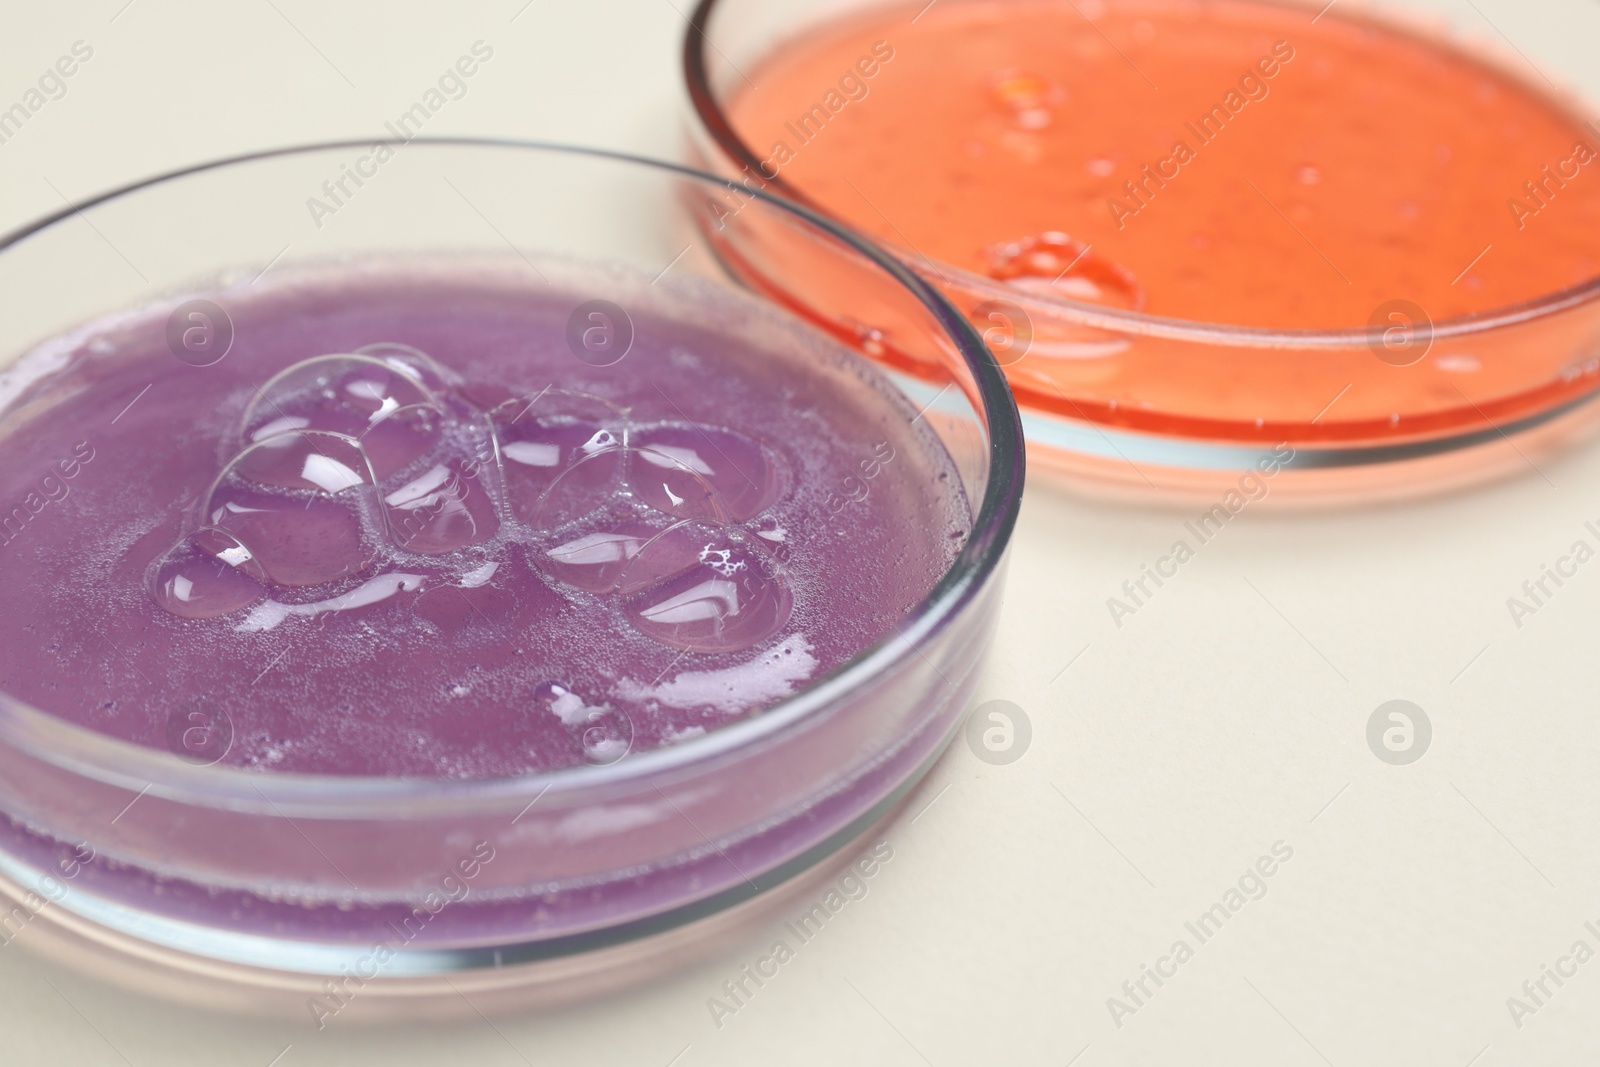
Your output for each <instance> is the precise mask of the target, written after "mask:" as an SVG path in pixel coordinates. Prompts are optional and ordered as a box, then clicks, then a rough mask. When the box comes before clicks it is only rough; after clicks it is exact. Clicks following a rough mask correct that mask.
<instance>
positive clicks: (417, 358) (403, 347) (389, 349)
mask: <svg viewBox="0 0 1600 1067" xmlns="http://www.w3.org/2000/svg"><path fill="white" fill-rule="evenodd" d="M355 354H356V355H358V356H371V357H372V358H373V359H379V360H382V361H383V362H384V363H387V364H388V365H389V366H391V367H393V368H394V369H395V370H397V371H399V372H400V373H401V374H404V375H405V376H406V377H407V378H410V379H411V380H412V381H414V382H416V383H417V384H418V385H420V386H422V387H423V388H424V389H427V390H428V391H430V392H432V393H435V394H441V395H442V394H443V393H444V392H445V391H446V390H448V389H449V388H450V378H449V376H448V375H446V373H445V371H444V368H443V367H441V366H439V364H437V363H435V362H434V361H433V357H432V356H430V355H428V354H427V353H426V352H424V351H422V349H420V348H413V347H412V346H411V345H407V344H401V343H400V342H399V341H379V342H378V343H376V344H370V345H362V346H361V347H360V348H358V349H356V351H355Z"/></svg>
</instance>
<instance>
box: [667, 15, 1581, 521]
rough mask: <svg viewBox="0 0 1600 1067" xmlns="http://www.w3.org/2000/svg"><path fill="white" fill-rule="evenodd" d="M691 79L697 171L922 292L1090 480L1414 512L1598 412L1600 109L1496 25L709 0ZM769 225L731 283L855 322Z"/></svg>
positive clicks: (747, 249) (1037, 430)
mask: <svg viewBox="0 0 1600 1067" xmlns="http://www.w3.org/2000/svg"><path fill="white" fill-rule="evenodd" d="M1479 28H1480V29H1483V27H1481V26H1480V27H1479ZM1485 34H1487V35H1488V36H1491V37H1492V36H1493V34H1492V33H1489V31H1487V30H1484V34H1480V35H1479V36H1480V37H1482V36H1484V35H1485ZM684 67H685V74H686V78H687V81H688V88H689V93H690V97H691V100H692V104H693V117H692V120H691V144H692V148H693V151H694V154H695V158H696V159H697V161H698V162H700V163H701V164H702V165H704V166H705V167H707V168H708V169H711V170H714V171H716V172H717V173H722V174H725V175H727V176H729V177H730V178H733V179H735V180H737V181H739V182H740V183H741V184H742V185H744V186H745V187H747V188H750V189H765V190H769V191H774V192H779V193H781V194H783V195H785V196H788V197H791V198H793V199H795V200H797V201H798V202H801V203H804V204H807V205H808V206H811V207H813V208H815V209H816V210H818V211H821V212H824V213H827V214H830V215H831V216H833V217H835V218H837V219H840V220H842V221H844V222H846V223H847V224H849V225H851V226H852V227H854V228H856V229H857V230H858V231H860V232H862V233H864V234H866V235H868V236H869V237H870V238H871V239H873V240H875V241H877V242H879V243H881V244H882V245H883V246H885V247H886V248H889V249H891V250H892V251H893V252H894V254H895V255H896V256H898V257H899V258H900V259H901V260H902V262H904V263H905V264H906V265H907V266H908V267H909V268H911V269H912V270H914V271H915V272H917V273H919V274H920V275H921V276H922V277H924V278H925V279H927V280H929V281H930V282H932V283H934V284H935V285H937V286H938V287H939V288H940V289H941V291H942V292H944V293H945V295H946V296H947V297H949V298H950V299H951V301H952V302H953V303H955V304H956V305H957V306H958V307H960V308H961V309H962V310H963V311H964V312H965V313H967V314H968V315H969V317H970V318H971V320H972V321H973V322H974V324H975V325H976V326H978V327H979V328H980V330H982V331H983V333H984V335H985V337H986V339H987V340H988V341H989V342H990V344H991V347H992V348H993V349H994V350H995V353H996V356H997V358H998V359H999V361H1000V362H1001V363H1002V364H1004V365H1005V368H1006V373H1007V376H1008V378H1009V380H1010V382H1011V385H1012V387H1013V389H1014V390H1015V391H1016V393H1017V396H1018V399H1019V402H1020V404H1021V406H1022V408H1023V412H1024V424H1025V426H1026V429H1027V433H1028V438H1029V442H1030V447H1031V448H1032V449H1033V453H1034V459H1035V461H1036V466H1037V467H1039V468H1045V469H1050V470H1053V471H1056V472H1058V473H1060V474H1061V475H1063V476H1064V477H1065V478H1067V479H1068V480H1070V481H1072V482H1074V483H1075V484H1078V485H1081V486H1093V487H1098V488H1101V489H1104V490H1106V491H1111V492H1131V493H1135V494H1145V495H1148V494H1150V493H1152V492H1159V493H1161V494H1167V493H1172V492H1180V493H1181V492H1186V491H1196V492H1205V493H1208V494H1209V493H1214V492H1216V491H1217V490H1218V489H1220V488H1222V487H1224V486H1225V485H1226V484H1228V483H1229V482H1231V481H1233V480H1236V479H1237V476H1238V471H1239V470H1240V469H1241V468H1250V467H1257V468H1259V469H1260V470H1262V471H1265V472H1267V473H1268V474H1270V476H1271V477H1272V478H1273V482H1272V488H1273V491H1274V492H1275V493H1278V492H1285V493H1287V494H1291V495H1301V496H1306V497H1310V498H1317V499H1339V498H1344V497H1350V496H1354V497H1382V496H1386V495H1396V494H1411V493H1415V492H1418V491H1423V490H1427V489H1430V488H1440V487H1446V486H1453V485H1459V484H1463V483H1467V482H1471V481H1473V480H1477V479H1481V478H1484V477H1488V476H1492V475H1495V474H1502V473H1507V472H1514V471H1524V472H1526V471H1527V470H1528V465H1529V463H1530V462H1534V461H1536V460H1537V458H1538V456H1539V455H1540V454H1542V453H1544V452H1547V451H1550V450H1553V449H1557V448H1561V447H1566V446H1568V445H1569V444H1570V443H1571V442H1573V441H1574V440H1577V439H1580V438H1582V437H1583V436H1584V435H1586V434H1587V433H1588V431H1589V429H1590V428H1591V426H1592V423H1593V419H1592V416H1591V414H1590V412H1589V404H1588V401H1589V400H1591V399H1592V398H1593V396H1594V391H1595V388H1596V385H1597V383H1600V377H1597V375H1600V300H1597V298H1600V238H1597V237H1596V236H1595V235H1596V234H1597V233H1600V181H1597V180H1595V175H1596V173H1597V172H1596V170H1595V160H1596V159H1600V124H1597V123H1596V122H1595V121H1594V119H1593V114H1594V112H1593V111H1592V110H1589V109H1586V106H1585V105H1584V103H1583V102H1582V101H1581V100H1580V99H1579V98H1578V97H1577V96H1576V95H1575V94H1574V93H1573V92H1571V91H1570V90H1568V89H1565V88H1558V87H1557V86H1556V85H1555V84H1554V83H1553V82H1552V81H1551V78H1552V77H1555V76H1557V75H1552V74H1547V73H1546V72H1545V71H1544V70H1542V69H1540V68H1536V67H1533V66H1531V65H1530V63H1529V61H1528V60H1527V59H1526V58H1525V57H1522V56H1520V55H1519V54H1517V53H1516V52H1515V51H1513V50H1512V49H1509V48H1506V47H1505V45H1504V44H1503V43H1498V39H1497V40H1496V41H1495V42H1491V43H1490V44H1484V43H1483V42H1481V41H1479V42H1473V41H1471V40H1469V39H1468V37H1467V36H1466V35H1465V34H1464V33H1459V32H1456V31H1455V30H1454V29H1453V28H1452V26H1451V25H1450V24H1449V23H1447V22H1445V21H1444V20H1443V19H1442V18H1437V17H1434V18H1433V19H1432V20H1431V21H1430V20H1429V19H1427V18H1425V17H1424V16H1423V15H1422V14H1421V13H1419V12H1417V11H1415V10H1408V9H1398V10H1397V9H1393V8H1386V9H1384V11H1383V12H1381V13H1380V12H1378V11H1373V10H1369V9H1367V8H1353V7H1347V6H1346V5H1338V6H1333V5H1323V4H1301V3H1285V2H1277V0H1208V2H1203V3H1195V2H1190V0H1115V2H1100V0H1096V2H1094V3H1074V2H1069V0H953V2H952V0H943V2H940V3H938V4H931V5H924V4H922V3H874V2H844V3H831V4H825V5H811V4H784V3H771V4H768V3H760V4H758V3H754V2H751V0H704V2H702V3H701V4H700V6H699V7H698V9H697V11H696V13H695V17H694V19H693V22H692V26H691V28H690V29H689V31H688V32H687V34H686V36H685V39H684ZM1569 73H1571V74H1572V75H1573V76H1574V77H1577V76H1578V72H1576V71H1573V72H1569ZM715 222H716V220H715V219H714V218H713V219H711V220H709V222H708V226H710V227H711V228H712V229H714V228H715ZM763 240H764V241H765V242H766V243H765V244H757V243H752V244H750V245H747V246H744V247H741V248H739V249H737V250H734V252H733V253H732V254H730V255H729V256H728V260H729V262H730V264H731V265H732V266H733V268H734V269H735V270H738V271H745V272H748V273H750V274H752V275H756V276H759V278H760V279H761V282H760V284H762V285H764V286H766V287H767V288H769V289H771V290H781V291H785V292H788V293H789V294H790V297H791V299H792V300H793V301H794V302H795V303H796V304H799V305H803V306H805V307H807V308H808V309H809V313H811V314H813V315H815V316H816V317H818V318H822V319H829V320H831V321H834V322H838V323H844V322H848V320H849V319H850V318H851V315H850V310H849V304H850V293H849V292H848V290H845V289H841V288H838V287H831V286H829V285H827V284H826V279H827V274H826V272H824V271H822V270H820V269H819V268H818V266H817V265H816V263H815V262H814V261H813V260H810V259H806V258H805V256H804V254H803V251H802V250H801V246H802V245H803V242H792V246H793V247H791V248H788V249H785V248H784V247H783V244H782V235H781V234H776V233H775V234H773V235H767V236H765V237H763ZM791 251H793V252H796V253H797V255H798V258H791V257H790V256H789V254H788V253H789V252H791ZM791 263H793V264H795V265H796V267H797V269H796V270H795V271H794V274H793V275H791V274H790V272H789V270H788V265H789V264H791ZM801 263H803V264H804V266H803V267H801V266H798V265H799V264H801ZM799 275H803V277H798V276H799ZM869 340H870V341H871V342H872V344H869V346H868V347H872V346H873V345H875V344H878V343H881V344H882V346H883V348H884V351H883V353H882V355H881V358H882V359H884V360H886V361H887V362H889V363H890V364H892V365H894V366H897V367H899V368H901V369H903V370H905V371H907V372H909V373H916V360H915V359H914V358H911V357H908V356H906V355H905V353H903V352H900V351H899V350H898V348H897V346H896V345H894V344H893V342H892V339H887V340H886V339H883V338H874V339H869ZM1508 441H1510V442H1511V444H1510V445H1509V446H1508V444H1507V442H1508Z"/></svg>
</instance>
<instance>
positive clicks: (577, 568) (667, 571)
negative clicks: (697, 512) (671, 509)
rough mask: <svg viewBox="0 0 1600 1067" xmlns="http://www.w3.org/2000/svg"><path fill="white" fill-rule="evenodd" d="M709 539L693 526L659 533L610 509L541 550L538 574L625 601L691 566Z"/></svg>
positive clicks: (656, 525)
mask: <svg viewBox="0 0 1600 1067" xmlns="http://www.w3.org/2000/svg"><path fill="white" fill-rule="evenodd" d="M710 536H715V534H714V533H708V532H707V530H706V528H705V527H702V526H700V525H698V524H694V523H677V524H675V525H673V526H669V527H665V528H664V527H662V526H661V525H660V523H651V522H647V521H644V520H641V519H637V518H630V517H627V516H626V515H623V514H620V509H613V511H612V512H611V513H607V512H602V513H600V514H599V515H596V516H593V517H591V518H590V519H589V520H588V521H586V522H582V523H579V524H578V525H577V526H576V527H574V528H573V529H571V530H568V531H566V532H564V533H563V535H562V537H561V539H560V541H559V543H558V544H554V545H551V546H550V547H549V548H547V549H545V551H544V558H543V560H542V562H541V564H540V569H542V570H544V571H545V572H546V573H548V574H550V575H551V576H552V577H554V578H557V579H559V580H560V581H562V582H565V583H566V584H568V585H570V586H574V587H576V588H578V589H583V590H586V591H588V592H591V593H621V594H623V595H627V594H629V593H636V592H638V591H639V590H640V589H643V588H645V587H646V586H650V585H654V584H656V583H657V582H660V581H664V580H666V579H667V578H670V577H672V576H673V575H674V574H679V573H681V572H683V571H686V570H688V569H689V568H690V567H692V566H694V565H695V564H696V563H697V562H699V552H700V546H701V544H702V542H703V541H704V540H705V539H706V538H707V537H710Z"/></svg>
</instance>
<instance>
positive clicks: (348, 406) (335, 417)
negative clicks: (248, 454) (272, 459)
mask: <svg viewBox="0 0 1600 1067" xmlns="http://www.w3.org/2000/svg"><path fill="white" fill-rule="evenodd" d="M417 404H427V405H429V406H433V407H437V406H438V400H437V399H436V398H435V397H434V395H433V393H432V392H431V391H430V390H429V389H427V388H426V387H424V386H423V385H422V383H421V381H420V380H419V378H414V377H412V375H411V374H409V373H406V371H404V370H402V369H400V368H399V367H397V366H395V365H394V364H391V363H389V362H386V361H385V360H383V359H378V358H375V357H373V356H362V355H354V354H348V355H346V354H341V355H330V356H317V357H315V358H313V359H307V360H302V361H301V362H299V363H296V364H295V365H294V366H292V367H289V368H288V369H286V370H284V371H282V372H281V373H279V374H278V375H277V376H275V377H274V378H272V380H270V381H269V382H267V384H266V385H264V386H262V387H261V391H260V392H259V393H257V394H256V396H255V398H254V399H253V400H252V401H251V402H250V406H249V407H248V408H246V409H245V413H244V415H243V417H242V419H241V420H240V425H241V428H242V430H243V435H242V436H243V439H244V441H245V443H247V444H248V443H251V442H255V441H265V440H267V439H268V438H270V437H274V436H276V435H278V434H281V433H286V432H290V431H294V430H331V431H333V432H335V433H342V434H347V435H348V436H350V437H360V436H361V435H362V434H363V433H364V432H366V430H367V429H368V428H369V427H370V426H372V425H373V424H375V423H377V422H379V421H380V420H382V419H383V418H385V417H387V416H388V415H390V414H392V413H393V412H395V411H397V410H399V409H400V408H404V407H411V406H413V405H417Z"/></svg>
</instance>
